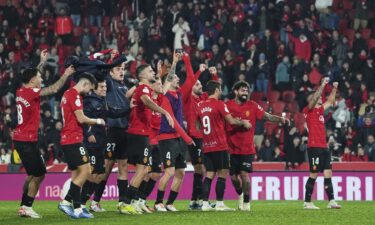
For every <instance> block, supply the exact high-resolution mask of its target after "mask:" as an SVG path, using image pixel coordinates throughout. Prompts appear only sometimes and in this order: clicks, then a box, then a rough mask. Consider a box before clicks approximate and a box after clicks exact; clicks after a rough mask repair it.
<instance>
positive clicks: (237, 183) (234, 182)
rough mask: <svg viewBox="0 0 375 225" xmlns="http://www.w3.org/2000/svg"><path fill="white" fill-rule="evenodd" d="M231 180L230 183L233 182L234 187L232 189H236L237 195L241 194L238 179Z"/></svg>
mask: <svg viewBox="0 0 375 225" xmlns="http://www.w3.org/2000/svg"><path fill="white" fill-rule="evenodd" d="M231 180H232V184H233V187H234V189H235V190H236V193H237V194H238V195H241V194H242V187H241V182H240V180H238V179H235V180H234V179H231Z"/></svg>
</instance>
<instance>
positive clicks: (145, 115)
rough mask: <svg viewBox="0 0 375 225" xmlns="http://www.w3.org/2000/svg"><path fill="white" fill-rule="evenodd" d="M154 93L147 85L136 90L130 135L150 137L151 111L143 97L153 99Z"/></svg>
mask: <svg viewBox="0 0 375 225" xmlns="http://www.w3.org/2000/svg"><path fill="white" fill-rule="evenodd" d="M152 93H153V90H152V88H151V87H150V86H148V85H146V84H141V85H139V86H138V87H137V88H136V89H135V90H134V94H133V97H132V100H131V101H132V104H133V105H134V107H133V108H132V109H131V112H130V118H129V128H128V133H129V134H136V135H150V132H151V129H150V119H151V110H150V109H149V108H147V107H146V106H145V104H143V102H142V100H141V97H142V96H143V95H147V96H149V97H150V99H152Z"/></svg>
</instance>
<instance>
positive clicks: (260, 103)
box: [257, 101, 269, 112]
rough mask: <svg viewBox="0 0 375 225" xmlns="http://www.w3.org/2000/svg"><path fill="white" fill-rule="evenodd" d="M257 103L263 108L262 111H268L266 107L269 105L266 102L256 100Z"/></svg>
mask: <svg viewBox="0 0 375 225" xmlns="http://www.w3.org/2000/svg"><path fill="white" fill-rule="evenodd" d="M257 103H258V104H259V105H260V106H261V107H262V108H263V110H264V111H266V112H268V107H269V104H268V102H265V101H260V102H257Z"/></svg>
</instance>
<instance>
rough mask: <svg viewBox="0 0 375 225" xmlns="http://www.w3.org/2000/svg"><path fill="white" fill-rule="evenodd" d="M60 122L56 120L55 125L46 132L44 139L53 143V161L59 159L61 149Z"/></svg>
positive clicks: (56, 161)
mask: <svg viewBox="0 0 375 225" xmlns="http://www.w3.org/2000/svg"><path fill="white" fill-rule="evenodd" d="M61 129H62V123H61V122H60V121H57V122H56V124H55V126H54V127H53V128H52V129H51V130H50V131H49V132H48V133H47V135H46V141H47V143H49V144H53V158H54V159H55V161H54V163H55V164H56V163H58V162H59V161H61V156H62V151H61V145H60V140H61V135H60V132H61Z"/></svg>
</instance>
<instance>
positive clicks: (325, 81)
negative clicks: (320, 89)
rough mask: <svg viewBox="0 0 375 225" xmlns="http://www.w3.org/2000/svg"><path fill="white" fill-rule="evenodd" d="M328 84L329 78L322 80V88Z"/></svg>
mask: <svg viewBox="0 0 375 225" xmlns="http://www.w3.org/2000/svg"><path fill="white" fill-rule="evenodd" d="M328 83H329V77H324V78H323V80H322V86H326V85H327V84H328Z"/></svg>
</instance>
